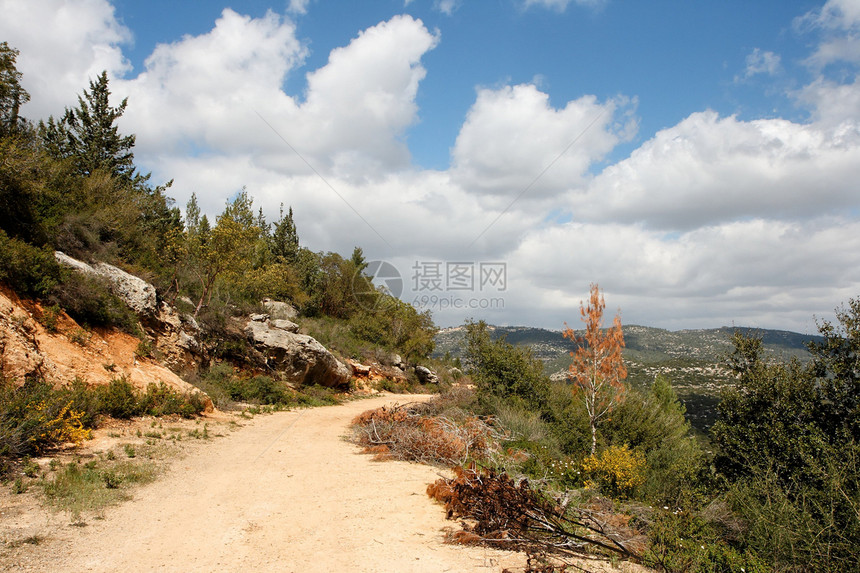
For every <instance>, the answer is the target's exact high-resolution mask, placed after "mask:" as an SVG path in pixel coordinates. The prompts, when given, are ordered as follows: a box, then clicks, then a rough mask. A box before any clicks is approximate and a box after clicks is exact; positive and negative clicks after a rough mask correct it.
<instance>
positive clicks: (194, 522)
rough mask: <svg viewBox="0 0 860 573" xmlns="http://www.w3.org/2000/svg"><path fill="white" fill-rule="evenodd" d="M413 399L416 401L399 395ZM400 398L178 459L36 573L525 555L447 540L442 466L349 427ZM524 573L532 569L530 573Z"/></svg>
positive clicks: (47, 554)
mask: <svg viewBox="0 0 860 573" xmlns="http://www.w3.org/2000/svg"><path fill="white" fill-rule="evenodd" d="M404 399H412V397H408V398H404V397H400V398H399V400H400V401H401V402H402V401H404ZM393 401H395V397H379V398H373V399H369V400H359V401H355V402H350V403H347V404H343V405H340V406H333V407H325V408H315V409H309V410H300V411H294V412H280V413H276V414H273V415H269V416H258V417H256V418H255V419H254V420H253V421H252V422H250V423H249V424H248V425H247V426H246V427H244V428H242V429H240V430H238V431H236V432H233V433H232V434H230V435H229V436H227V437H224V438H219V439H218V440H216V441H214V442H213V443H211V444H209V445H207V446H206V447H205V448H201V449H198V450H196V451H193V452H192V453H191V454H190V455H188V457H185V458H183V459H181V460H178V461H176V462H175V463H174V464H173V467H172V468H171V469H170V471H169V472H168V474H167V475H165V476H163V477H162V478H160V479H159V480H158V481H156V482H155V483H153V484H150V485H148V486H145V487H143V488H141V489H139V490H137V491H136V492H135V494H134V499H133V500H132V501H129V502H126V503H124V504H122V505H120V506H117V507H114V508H111V509H109V510H108V511H107V512H106V514H105V518H104V519H103V520H92V521H90V522H89V525H88V526H87V527H70V526H68V525H66V526H64V527H63V528H62V530H61V532H59V533H57V534H56V535H52V537H51V539H50V540H49V541H47V542H45V543H42V544H40V545H39V546H37V547H34V548H33V552H32V553H31V554H30V555H28V559H27V563H26V565H25V564H24V563H17V564H15V563H9V562H8V561H7V562H6V563H2V564H0V565H3V566H5V567H4V568H6V569H10V570H20V569H24V570H32V571H183V572H186V571H207V572H209V571H284V572H309V571H310V572H316V571H319V572H348V571H358V572H374V571H379V572H383V571H384V572H404V573H405V572H428V573H431V572H432V573H437V572H441V571H454V572H473V571H475V572H478V571H480V572H485V571H500V570H501V569H502V567H504V566H508V567H515V566H516V565H517V564H521V563H523V559H522V557H521V556H520V555H518V554H515V553H506V552H500V551H494V550H489V549H483V548H474V547H457V546H450V545H444V544H443V543H442V532H441V530H442V528H443V527H446V526H450V525H454V524H452V523H451V522H448V521H446V520H445V518H444V513H443V510H442V508H441V507H440V506H439V505H437V504H435V503H433V502H432V501H431V500H430V499H429V498H428V497H427V495H426V493H425V489H426V486H427V484H428V483H430V482H431V481H433V480H435V479H437V478H438V474H439V470H438V469H435V468H431V467H427V466H422V465H418V464H410V463H404V462H374V461H372V460H371V457H370V456H366V455H362V454H359V453H358V449H357V448H356V447H355V446H354V445H352V444H350V443H348V442H346V441H344V439H343V436H344V435H345V434H346V433H347V426H348V425H349V422H350V420H351V419H352V418H353V417H354V416H356V415H357V414H359V413H360V412H363V411H365V410H368V409H371V408H375V407H379V406H382V405H383V404H385V403H390V402H393ZM519 570H522V568H521V567H520V569H519Z"/></svg>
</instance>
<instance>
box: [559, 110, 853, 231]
mask: <svg viewBox="0 0 860 573" xmlns="http://www.w3.org/2000/svg"><path fill="white" fill-rule="evenodd" d="M858 180H860V126H858V124H857V123H853V124H845V125H842V126H840V127H838V128H833V129H830V128H824V127H819V126H816V125H801V124H796V123H792V122H789V121H786V120H756V121H750V122H744V121H740V120H738V119H737V118H735V117H728V118H720V117H719V116H718V115H717V114H716V113H715V112H702V113H695V114H693V115H691V116H690V117H688V118H686V119H685V120H684V121H682V122H681V123H679V124H678V125H676V126H674V127H672V128H669V129H666V130H663V131H660V132H659V133H657V134H656V136H655V137H654V138H653V139H651V140H649V141H647V142H645V143H644V144H643V145H642V146H641V147H639V148H638V149H637V150H635V151H634V152H633V153H632V154H631V156H630V157H629V158H628V159H625V160H623V161H621V162H619V163H617V164H615V165H612V166H610V167H608V168H606V169H605V170H604V171H603V173H601V174H600V175H599V176H597V177H596V178H595V179H594V181H593V182H592V183H591V185H590V186H589V188H588V190H587V192H586V193H583V194H581V195H574V196H573V197H572V200H571V206H570V209H571V211H572V212H573V214H574V216H575V217H577V218H578V219H582V220H591V221H626V222H641V223H643V224H645V225H647V226H648V227H651V228H655V229H665V230H688V229H692V228H696V227H699V226H703V225H713V224H720V223H725V222H728V221H732V220H736V219H738V218H747V217H763V218H769V219H777V218H782V217H789V218H801V217H809V216H815V215H819V214H827V213H836V212H840V211H841V210H842V209H845V208H847V207H852V206H855V205H857V204H858V198H857V193H856V187H855V185H854V183H853V182H854V181H858Z"/></svg>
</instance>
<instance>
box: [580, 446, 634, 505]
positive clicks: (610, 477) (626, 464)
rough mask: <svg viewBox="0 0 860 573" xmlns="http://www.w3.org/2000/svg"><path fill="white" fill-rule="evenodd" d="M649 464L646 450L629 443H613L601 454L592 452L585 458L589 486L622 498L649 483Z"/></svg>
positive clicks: (585, 473) (584, 469) (584, 471)
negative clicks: (636, 448) (632, 447)
mask: <svg viewBox="0 0 860 573" xmlns="http://www.w3.org/2000/svg"><path fill="white" fill-rule="evenodd" d="M646 468H647V463H646V462H645V456H644V455H643V454H642V452H637V451H633V450H631V449H630V448H629V447H628V446H627V444H624V445H623V446H615V445H613V446H609V447H608V448H606V449H605V450H603V451H602V452H600V454H599V455H595V454H592V455H590V456H588V457H587V458H585V459H584V460H582V473H583V475H585V476H586V479H585V486H586V487H589V488H594V489H600V490H601V491H602V492H604V493H605V494H607V495H611V496H613V497H620V498H626V497H628V496H630V495H631V494H632V493H633V492H634V491H635V490H636V488H637V487H639V486H640V485H642V484H643V483H645V470H646Z"/></svg>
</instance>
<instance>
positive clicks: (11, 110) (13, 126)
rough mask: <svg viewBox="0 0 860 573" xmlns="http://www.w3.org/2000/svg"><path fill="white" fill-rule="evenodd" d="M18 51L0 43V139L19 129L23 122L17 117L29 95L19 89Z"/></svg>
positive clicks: (21, 88) (28, 99) (22, 89)
mask: <svg viewBox="0 0 860 573" xmlns="http://www.w3.org/2000/svg"><path fill="white" fill-rule="evenodd" d="M18 54H19V52H18V50H16V49H14V48H11V47H9V44H7V43H6V42H0V137H2V136H4V135H8V134H10V133H13V132H15V131H17V130H18V129H20V128H21V127H22V125H23V124H24V120H23V119H21V117H20V116H19V115H18V111H19V109H20V107H21V106H22V105H24V104H25V103H27V102H28V101H30V94H29V93H27V90H25V89H24V88H23V87H21V72H19V71H18V69H17V67H16V60H17V58H18Z"/></svg>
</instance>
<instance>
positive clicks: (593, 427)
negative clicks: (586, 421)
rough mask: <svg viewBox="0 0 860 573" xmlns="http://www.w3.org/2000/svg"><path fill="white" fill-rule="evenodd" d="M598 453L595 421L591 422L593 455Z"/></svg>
mask: <svg viewBox="0 0 860 573" xmlns="http://www.w3.org/2000/svg"><path fill="white" fill-rule="evenodd" d="M596 452H597V424H596V423H595V421H594V420H592V421H591V455H592V456H593V455H594V454H595V453H596Z"/></svg>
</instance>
